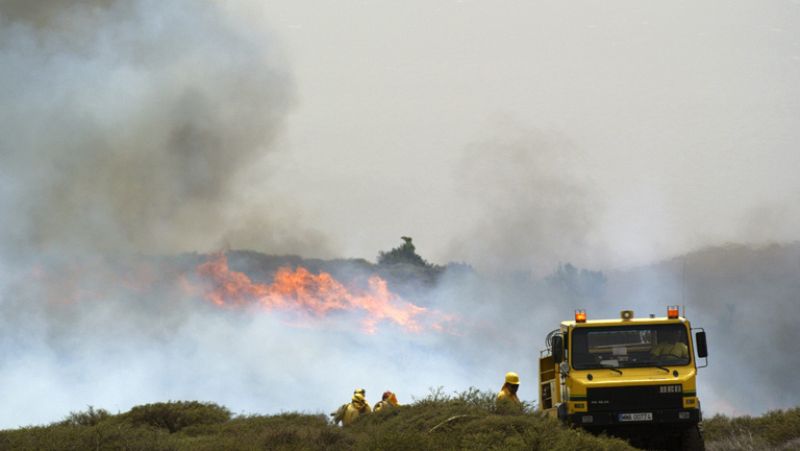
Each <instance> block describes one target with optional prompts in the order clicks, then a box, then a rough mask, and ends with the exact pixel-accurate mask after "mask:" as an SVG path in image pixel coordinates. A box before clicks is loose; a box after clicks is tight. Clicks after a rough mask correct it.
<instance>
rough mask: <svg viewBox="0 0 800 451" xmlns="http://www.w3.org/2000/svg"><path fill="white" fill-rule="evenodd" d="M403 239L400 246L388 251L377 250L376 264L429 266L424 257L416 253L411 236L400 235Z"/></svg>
mask: <svg viewBox="0 0 800 451" xmlns="http://www.w3.org/2000/svg"><path fill="white" fill-rule="evenodd" d="M401 238H402V240H403V244H401V245H400V246H398V247H396V248H394V249H392V250H390V251H388V252H383V251H381V252H379V253H378V264H379V265H398V264H404V265H413V266H420V267H423V268H427V267H431V266H433V265H431V264H430V263H428V262H426V261H425V259H423V258H422V257H420V256H419V254H417V250H416V247H415V246H414V243H412V242H411V241H412V238H411V237H407V236H404V237H401Z"/></svg>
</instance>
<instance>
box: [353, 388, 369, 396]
mask: <svg viewBox="0 0 800 451" xmlns="http://www.w3.org/2000/svg"><path fill="white" fill-rule="evenodd" d="M356 393H361V395H362V396H367V391H366V390H364V389H363V388H357V389H355V390H353V394H354V395H355V394H356Z"/></svg>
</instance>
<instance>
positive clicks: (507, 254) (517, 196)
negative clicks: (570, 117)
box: [450, 124, 602, 275]
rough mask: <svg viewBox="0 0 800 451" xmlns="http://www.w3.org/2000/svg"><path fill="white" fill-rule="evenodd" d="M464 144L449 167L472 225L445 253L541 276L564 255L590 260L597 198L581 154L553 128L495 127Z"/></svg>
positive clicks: (482, 264) (598, 204) (598, 211)
mask: <svg viewBox="0 0 800 451" xmlns="http://www.w3.org/2000/svg"><path fill="white" fill-rule="evenodd" d="M495 133H496V135H494V136H493V137H492V138H490V139H485V140H483V141H480V142H476V143H474V144H472V145H470V146H469V147H468V148H467V149H466V150H465V152H464V154H463V157H462V161H461V164H460V165H459V166H458V168H457V170H456V172H457V173H456V179H457V180H459V187H460V189H461V191H462V193H463V194H462V198H463V199H465V200H464V202H465V203H466V204H467V205H468V206H469V207H471V209H472V214H471V217H470V219H471V221H469V222H468V223H469V224H472V227H471V228H468V229H467V230H468V231H467V232H466V233H465V234H462V235H461V236H457V237H456V238H455V239H454V242H453V245H452V250H451V252H450V254H451V255H454V256H456V258H457V259H463V260H465V261H469V262H471V263H474V264H477V265H478V266H479V267H480V268H483V269H490V270H498V269H512V270H531V269H533V270H535V271H536V272H537V273H539V274H541V275H544V274H546V273H548V272H549V271H551V270H552V269H553V268H554V267H555V266H556V265H557V264H558V263H559V262H562V261H563V259H564V258H565V257H564V256H570V257H571V258H573V259H578V260H579V261H582V262H583V261H586V260H588V259H591V257H592V255H593V253H592V251H593V250H595V249H593V247H596V246H595V245H594V243H593V242H592V237H591V232H592V230H593V229H594V228H595V227H596V224H597V219H598V217H599V216H600V214H601V210H602V203H601V202H599V201H597V200H595V199H593V197H594V196H592V195H591V193H590V191H589V189H588V187H589V186H590V182H589V180H588V179H589V177H588V174H587V173H586V168H585V165H584V164H581V160H582V151H581V150H580V149H577V148H576V147H575V146H574V144H572V143H571V142H570V141H569V140H568V139H567V138H565V137H564V136H562V135H560V134H558V133H555V132H544V131H540V130H530V129H526V128H523V127H520V126H517V125H513V124H500V125H499V127H498V129H497V131H496V132H495Z"/></svg>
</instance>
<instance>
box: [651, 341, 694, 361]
mask: <svg viewBox="0 0 800 451" xmlns="http://www.w3.org/2000/svg"><path fill="white" fill-rule="evenodd" d="M650 354H652V355H654V356H663V357H675V358H678V359H686V358H689V347H688V346H686V344H685V343H680V342H678V343H661V344H658V345H656V346H655V347H654V348H653V349H651V350H650Z"/></svg>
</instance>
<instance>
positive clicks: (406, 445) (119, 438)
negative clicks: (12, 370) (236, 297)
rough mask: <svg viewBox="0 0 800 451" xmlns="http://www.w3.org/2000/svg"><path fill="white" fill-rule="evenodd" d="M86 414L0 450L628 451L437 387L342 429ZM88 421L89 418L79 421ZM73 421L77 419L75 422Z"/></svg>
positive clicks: (203, 416)
mask: <svg viewBox="0 0 800 451" xmlns="http://www.w3.org/2000/svg"><path fill="white" fill-rule="evenodd" d="M98 412H105V411H102V410H94V408H90V409H89V411H87V412H79V413H71V414H70V416H69V417H68V418H67V420H65V421H62V422H59V423H54V424H52V425H50V426H41V427H26V428H21V429H16V430H8V431H0V449H37V450H56V449H58V450H73V449H74V450H83V449H92V450H112V449H113V450H219V449H226V450H350V449H355V450H371V449H381V450H425V449H431V450H433V449H436V450H439V449H444V450H447V449H452V450H455V449H459V450H461V449H465V450H487V449H494V450H518V449H519V450H522V449H526V450H529V449H548V450H577V449H598V450H631V449H633V448H631V447H630V446H628V445H627V444H626V443H625V442H623V441H621V440H618V439H614V438H608V437H595V436H593V435H591V434H587V433H585V432H583V431H578V430H572V429H569V428H566V427H564V426H562V425H561V424H559V423H558V422H557V421H555V420H552V419H550V418H546V417H543V416H541V415H538V414H535V413H532V412H531V406H524V408H522V409H520V408H516V409H515V408H508V407H504V406H499V407H498V406H496V405H495V403H494V394H493V393H490V392H481V391H478V390H474V389H473V390H469V391H467V392H464V393H461V394H458V395H452V396H451V395H446V394H444V393H443V391H442V390H441V389H439V390H435V391H432V392H431V394H430V395H429V396H427V397H425V398H423V399H420V400H416V401H415V402H414V403H413V404H411V405H408V406H400V407H397V408H395V409H389V410H385V411H381V412H379V413H376V414H373V415H369V416H365V417H363V418H361V419H359V420H358V421H357V422H356V423H355V424H353V425H352V426H350V427H347V428H341V427H338V426H334V425H332V424H331V423H330V421H329V420H328V418H327V417H326V416H325V415H321V414H320V415H310V414H300V413H287V414H281V415H271V416H237V417H230V413H229V411H228V410H227V409H225V408H224V407H221V406H217V405H215V404H208V403H198V402H169V403H157V404H149V405H146V406H137V407H134V408H133V409H131V410H130V411H129V412H126V413H122V414H117V415H111V414H107V413H104V414H98ZM87 418H89V419H91V420H85V419H87ZM76 419H78V420H76Z"/></svg>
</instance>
